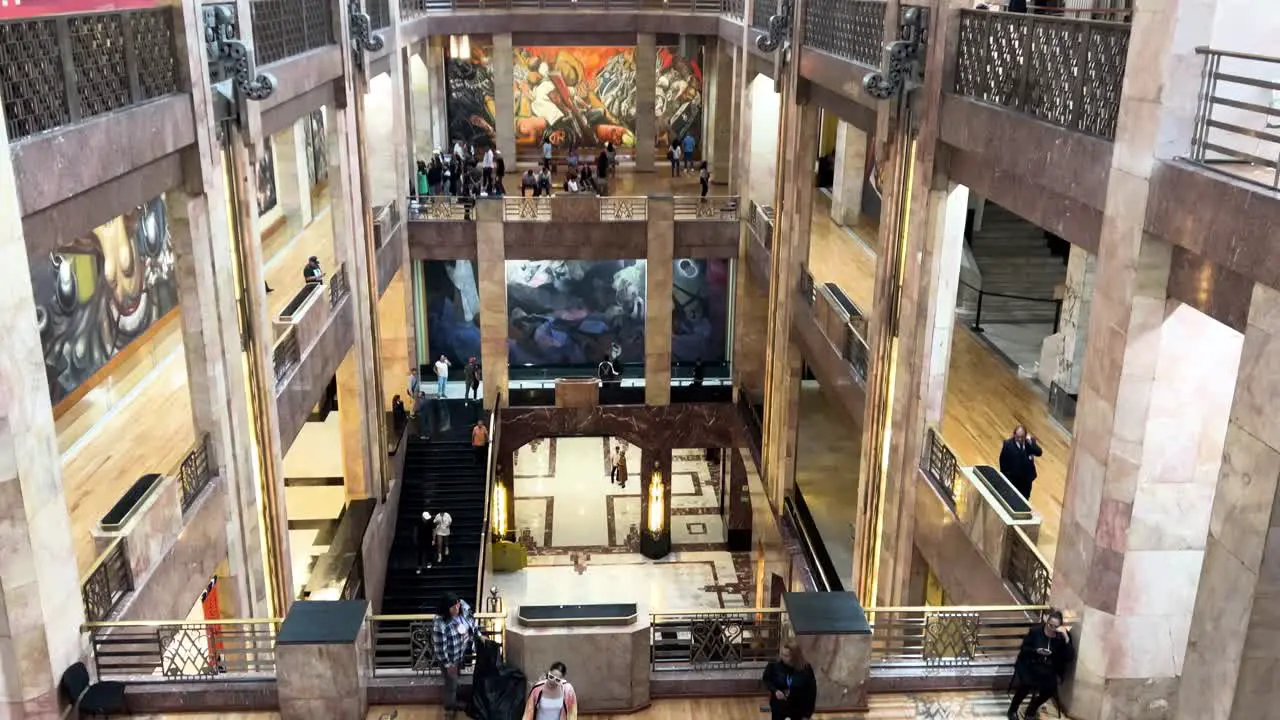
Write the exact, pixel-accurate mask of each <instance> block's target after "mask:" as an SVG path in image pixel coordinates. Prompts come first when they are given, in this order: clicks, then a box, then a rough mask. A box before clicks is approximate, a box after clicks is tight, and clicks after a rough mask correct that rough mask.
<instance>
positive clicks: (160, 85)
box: [125, 10, 179, 100]
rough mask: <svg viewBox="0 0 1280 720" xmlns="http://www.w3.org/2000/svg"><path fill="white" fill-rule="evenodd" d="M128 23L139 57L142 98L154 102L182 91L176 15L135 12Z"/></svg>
mask: <svg viewBox="0 0 1280 720" xmlns="http://www.w3.org/2000/svg"><path fill="white" fill-rule="evenodd" d="M125 22H126V24H127V26H128V30H129V38H130V39H131V41H132V43H133V48H134V52H135V53H136V54H137V57H138V85H139V90H140V91H141V93H142V99H143V100H152V99H155V98H158V97H161V96H164V95H168V94H169V93H174V92H178V90H179V87H178V64H177V59H176V57H175V55H176V53H175V51H174V48H175V45H174V42H175V41H174V36H173V14H172V13H170V12H169V11H167V10H155V11H151V12H144V13H133V14H131V15H127V16H126V17H125Z"/></svg>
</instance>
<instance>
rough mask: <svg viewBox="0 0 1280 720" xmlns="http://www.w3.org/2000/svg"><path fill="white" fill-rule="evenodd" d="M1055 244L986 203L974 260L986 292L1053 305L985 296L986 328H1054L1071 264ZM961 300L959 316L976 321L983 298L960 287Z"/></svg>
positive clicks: (977, 237)
mask: <svg viewBox="0 0 1280 720" xmlns="http://www.w3.org/2000/svg"><path fill="white" fill-rule="evenodd" d="M1051 245H1053V243H1052V242H1051V241H1050V240H1049V239H1047V238H1046V237H1045V234H1044V231H1043V230H1041V229H1040V228H1038V227H1036V226H1035V225H1033V224H1032V223H1030V222H1028V221H1026V220H1023V219H1022V218H1020V217H1018V216H1017V215H1014V214H1013V213H1011V212H1009V211H1008V210H1005V209H1004V208H1002V207H1000V206H999V205H995V204H993V203H987V206H986V210H984V211H983V218H982V230H981V231H978V232H975V233H974V234H973V242H972V243H971V248H972V250H973V256H974V260H975V261H976V262H977V264H978V269H979V270H980V271H981V274H982V290H983V291H984V293H1000V294H1004V295H1018V296H1021V297H1029V298H1042V299H1043V300H1045V301H1048V302H1033V301H1028V300H1017V299H1013V298H1003V297H992V296H990V295H985V294H984V296H983V298H982V317H981V318H980V321H981V323H982V324H983V325H987V324H990V323H999V324H1011V325H1025V324H1046V325H1048V324H1052V323H1053V320H1054V314H1055V311H1056V307H1055V304H1054V303H1053V302H1052V300H1053V294H1054V290H1055V289H1056V288H1057V287H1058V286H1059V285H1061V284H1062V283H1063V282H1064V281H1065V280H1066V276H1067V262H1066V257H1065V256H1064V255H1062V254H1061V253H1060V252H1055V250H1057V248H1052V247H1051ZM959 300H960V302H959V307H958V311H959V314H960V316H961V317H962V318H965V319H967V320H972V319H973V317H974V314H975V313H976V312H977V310H978V307H977V300H978V293H977V292H975V291H973V290H970V289H968V288H966V287H964V286H961V288H960V297H959Z"/></svg>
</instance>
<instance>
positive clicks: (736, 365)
mask: <svg viewBox="0 0 1280 720" xmlns="http://www.w3.org/2000/svg"><path fill="white" fill-rule="evenodd" d="M744 226H745V223H744ZM744 233H745V239H744V240H743V242H742V243H741V247H740V249H739V251H738V261H737V263H735V265H734V278H733V280H734V286H733V384H734V385H737V386H738V387H740V388H742V389H743V390H746V391H748V392H749V393H751V395H752V396H753V397H754V398H755V399H756V400H759V399H761V398H762V397H763V393H764V355H765V342H766V338H767V337H768V335H769V293H768V290H767V288H766V287H761V284H760V283H759V282H758V281H757V280H756V279H755V277H754V276H753V275H752V272H751V265H750V262H751V261H750V260H749V259H748V256H747V243H753V242H755V240H754V239H752V237H751V234H750V231H744Z"/></svg>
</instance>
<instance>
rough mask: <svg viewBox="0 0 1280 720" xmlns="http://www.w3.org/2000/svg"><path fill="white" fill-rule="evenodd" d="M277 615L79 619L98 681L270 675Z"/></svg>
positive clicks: (199, 679)
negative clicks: (101, 620)
mask: <svg viewBox="0 0 1280 720" xmlns="http://www.w3.org/2000/svg"><path fill="white" fill-rule="evenodd" d="M282 622H283V620H281V619H280V618H255V619H249V620H243V619H222V620H194V621H187V620H177V621H174V620H170V621H162V622H155V621H134V622H96V623H85V624H84V625H82V626H81V632H85V633H88V635H89V646H90V648H91V653H92V655H93V662H94V665H95V666H96V668H97V676H98V678H99V679H118V680H127V681H129V682H146V681H159V682H191V681H209V680H223V679H228V678H243V679H250V678H260V677H271V676H273V675H275V672H276V661H275V642H276V635H277V633H278V632H279V630H280V624H281V623H282Z"/></svg>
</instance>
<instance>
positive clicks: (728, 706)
mask: <svg viewBox="0 0 1280 720" xmlns="http://www.w3.org/2000/svg"><path fill="white" fill-rule="evenodd" d="M763 702H764V698H743V697H736V698H709V699H699V700H657V701H654V703H653V705H651V706H650V707H649V708H648V709H646V710H642V711H640V712H637V713H631V714H629V715H591V716H590V717H593V718H597V719H598V720H756V719H757V718H768V717H769V715H768V713H762V712H760V707H761V705H762V703H763ZM869 704H870V709H869V710H868V711H867V712H866V713H859V714H857V715H853V714H851V713H818V714H817V715H814V718H815V720H836V719H837V718H842V719H848V718H854V717H856V718H864V719H865V720H911V719H915V718H919V719H921V720H988V719H990V720H1004V718H1005V717H1006V715H1005V712H1006V711H1007V710H1008V706H1009V696H1008V695H1004V694H997V693H989V692H968V693H934V694H928V695H873V696H872V697H871V701H870V703H869ZM393 712H394V713H395V717H396V720H440V719H442V718H443V717H444V713H443V712H442V711H441V709H440V708H439V707H438V706H427V707H424V706H408V707H385V706H383V707H374V708H370V710H369V716H368V718H369V720H387V719H388V718H390V717H392V713H393ZM1050 716H1051V714H1046V715H1044V717H1050ZM134 717H137V718H145V719H146V720H215V719H216V720H275V719H276V718H279V717H280V715H279V714H278V713H186V714H173V715H136V716H134ZM458 717H459V718H462V717H463V715H461V714H460V715H459V716H458Z"/></svg>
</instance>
